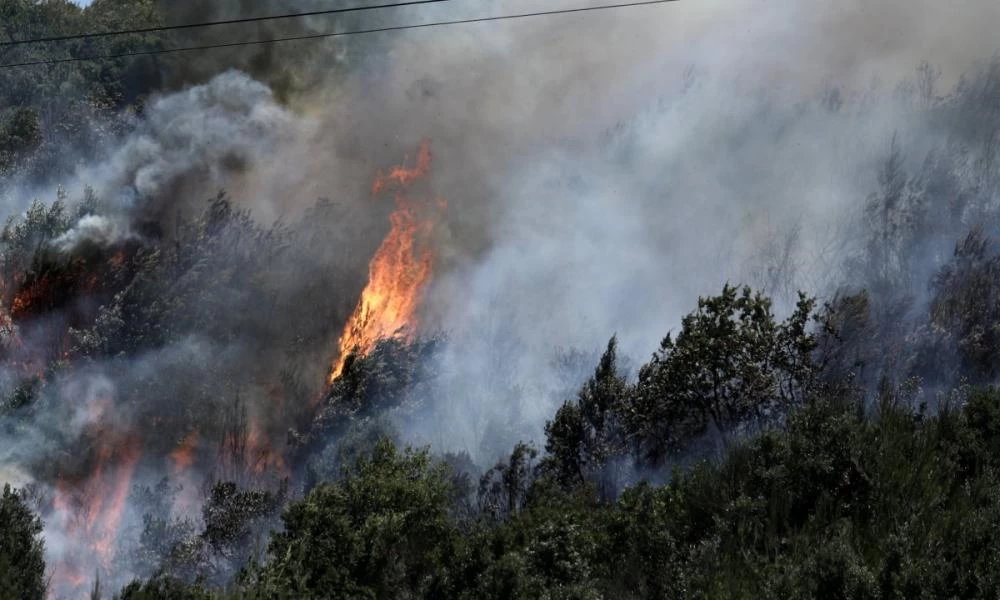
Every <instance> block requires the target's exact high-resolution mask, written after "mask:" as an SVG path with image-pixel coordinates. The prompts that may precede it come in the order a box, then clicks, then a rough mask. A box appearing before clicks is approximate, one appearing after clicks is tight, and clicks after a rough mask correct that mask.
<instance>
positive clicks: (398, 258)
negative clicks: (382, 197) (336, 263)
mask: <svg viewBox="0 0 1000 600" xmlns="http://www.w3.org/2000/svg"><path fill="white" fill-rule="evenodd" d="M404 162H405V161H404ZM431 162H432V155H431V146H430V141H429V140H423V141H422V142H421V143H420V150H419V152H418V153H417V160H416V164H415V165H414V166H413V167H409V168H408V167H406V166H405V164H404V165H401V166H397V167H393V168H392V169H391V170H390V171H389V172H388V173H382V172H379V173H378V175H377V176H376V178H375V182H374V183H373V184H372V194H373V195H378V194H381V193H383V192H385V191H387V190H388V189H390V188H395V193H394V198H395V201H396V210H395V211H393V213H392V214H391V215H390V216H389V221H390V223H391V225H392V228H391V229H390V230H389V234H388V235H386V237H385V239H384V240H383V241H382V245H381V246H379V248H378V250H377V251H376V252H375V256H374V257H372V260H371V262H370V263H369V264H368V284H367V285H366V286H365V289H364V291H363V292H361V299H360V300H359V301H358V305H357V308H355V309H354V313H353V314H352V315H351V318H350V319H348V321H347V324H346V325H345V326H344V332H343V334H342V335H341V337H340V352H339V354H338V357H337V360H336V362H334V364H333V367H332V369H331V371H330V376H329V378H328V383H330V384H332V383H333V381H334V380H335V379H336V378H337V377H339V376H340V374H341V373H342V372H343V370H344V363H345V361H346V360H347V357H348V355H350V354H351V352H355V353H357V354H358V355H362V356H363V355H365V354H368V353H369V352H371V351H372V349H373V348H374V347H375V344H376V342H378V340H379V339H381V338H386V337H393V336H401V337H404V338H409V337H411V336H412V335H413V333H414V331H415V328H416V326H417V308H418V307H419V303H420V297H421V294H422V292H423V290H424V288H425V286H426V285H427V283H428V281H430V279H431V275H432V273H433V266H434V253H433V251H432V249H431V244H430V236H431V233H432V232H433V230H434V224H435V221H436V219H435V214H434V213H433V212H432V211H429V210H428V209H431V208H436V209H437V210H442V209H443V208H445V206H446V203H445V201H444V199H441V198H436V199H434V201H433V202H427V201H426V199H424V200H420V199H416V200H415V199H413V198H410V197H409V196H408V195H407V192H408V191H409V190H410V188H411V186H412V185H413V184H414V183H416V182H417V181H420V180H422V179H424V178H425V177H426V176H427V175H428V173H430V170H431Z"/></svg>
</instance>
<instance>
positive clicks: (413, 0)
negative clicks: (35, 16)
mask: <svg viewBox="0 0 1000 600" xmlns="http://www.w3.org/2000/svg"><path fill="white" fill-rule="evenodd" d="M451 1H452V0H410V1H409V2H393V3H392V4H375V5H371V6H352V7H349V8H331V9H328V10H313V11H309V12H300V13H288V14H283V15H271V16H265V17H246V18H242V19H227V20H225V21H207V22H204V23H185V24H183V25H162V26H159V27H146V28H144V29H120V30H116V31H99V32H94V33H78V34H73V35H60V36H54V37H43V38H33V39H28V40H8V41H5V42H0V47H3V46H20V45H23V44H41V43H46V42H65V41H68V40H86V39H92V38H102V37H112V36H117V35H134V34H138V33H158V32H161V31H177V30H181V29H198V28H204V27H217V26H219V25H239V24H242V23H262V22H265V21H281V20H288V19H301V18H304V17H317V16H326V15H341V14H345V13H353V12H363V11H372V10H379V9H388V8H404V7H407V6H418V5H422V4H440V3H442V2H451Z"/></svg>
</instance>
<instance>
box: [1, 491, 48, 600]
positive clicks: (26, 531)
mask: <svg viewBox="0 0 1000 600" xmlns="http://www.w3.org/2000/svg"><path fill="white" fill-rule="evenodd" d="M45 592H46V589H45V546H44V542H43V541H42V522H41V520H39V518H38V517H37V516H36V515H35V514H34V512H32V510H31V509H30V508H28V506H27V505H26V504H25V501H24V498H22V496H21V494H19V493H18V492H17V491H15V490H13V489H11V487H10V485H9V484H4V486H3V494H2V495H0V596H2V597H4V598H11V599H14V598H18V599H24V600H41V599H42V598H45Z"/></svg>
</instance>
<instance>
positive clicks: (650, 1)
mask: <svg viewBox="0 0 1000 600" xmlns="http://www.w3.org/2000/svg"><path fill="white" fill-rule="evenodd" d="M679 1H680V0H645V1H642V2H626V3H622V4H603V5H600V6H588V7H584V8H568V9H562V10H547V11H539V12H530V13H519V14H514V15H500V16H496V17H479V18H474V19H456V20H453V21H434V22H432V23H419V24H414V25H395V26H390V27H375V28H372V29H355V30H352V31H341V32H335V33H317V34H310V35H297V36H291V37H281V38H274V39H270V40H253V41H248V42H229V43H221V44H205V45H201V46H186V47H182V48H165V49H160V50H140V51H136V52H122V53H120V54H99V55H94V56H79V57H74V58H58V59H51V60H35V61H28V62H21V63H10V64H0V69H10V68H14V67H31V66H36V65H55V64H60V63H70V62H80V61H90V60H110V59H115V58H128V57H132V56H152V55H156V54H171V53H175V52H191V51H195V50H212V49H215V48H235V47H238V46H255V45H262V44H278V43H282V42H294V41H300V40H316V39H321V38H333V37H341V36H348V35H363V34H367V33H383V32H389V31H404V30H407V29H424V28H428V27H442V26H445V25H464V24H468V23H485V22H489V21H507V20H511V19H526V18H531V17H543V16H549V15H565V14H573V13H583V12H591V11H598V10H611V9H616V8H630V7H635V6H651V5H654V4H667V3H670V2H679Z"/></svg>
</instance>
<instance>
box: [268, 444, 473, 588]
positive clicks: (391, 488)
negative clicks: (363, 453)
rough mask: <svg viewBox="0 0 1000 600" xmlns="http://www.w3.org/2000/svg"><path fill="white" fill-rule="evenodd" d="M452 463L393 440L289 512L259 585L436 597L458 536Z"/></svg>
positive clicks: (445, 584)
mask: <svg viewBox="0 0 1000 600" xmlns="http://www.w3.org/2000/svg"><path fill="white" fill-rule="evenodd" d="M449 471H450V469H449V468H448V467H447V466H446V465H444V464H442V463H438V462H435V461H433V460H432V459H431V457H430V455H429V454H428V452H427V451H426V450H420V451H414V450H411V449H407V450H405V451H404V452H400V451H398V450H397V449H396V447H395V445H393V443H392V442H391V441H389V440H383V441H382V442H381V443H379V444H378V446H377V447H376V448H375V450H374V452H373V454H372V456H371V458H362V459H360V460H359V461H358V464H357V468H356V469H355V471H354V473H353V474H352V475H350V476H348V477H347V478H345V479H343V480H340V481H337V482H333V483H324V484H321V485H319V486H318V487H316V488H315V489H313V490H312V491H311V492H310V493H309V494H308V495H306V497H305V498H303V499H302V500H301V501H299V502H296V503H294V504H292V505H291V506H290V507H289V508H288V509H287V510H286V511H285V513H284V515H283V517H282V520H283V522H284V526H285V527H284V531H282V532H280V533H278V534H276V535H275V536H274V537H273V538H272V540H271V544H270V546H269V549H268V554H269V556H270V560H269V562H268V563H267V564H266V565H265V567H264V568H263V570H262V572H261V574H260V576H259V577H258V581H257V583H256V588H257V590H259V592H260V593H261V594H262V595H263V596H265V597H274V595H273V594H277V593H279V592H282V593H285V594H291V596H292V597H296V598H414V597H420V598H425V597H440V595H441V594H442V593H443V592H444V591H445V590H447V589H448V587H449V586H450V582H449V578H448V566H449V564H450V562H451V561H452V560H454V559H455V558H456V557H457V556H458V547H459V541H460V538H459V536H458V533H457V530H456V528H455V525H454V524H453V523H452V521H451V520H450V516H449V515H450V508H451V507H450V502H451V500H452V498H453V497H454V496H453V493H452V489H451V485H452V483H451V480H452V478H451V474H450V472H449Z"/></svg>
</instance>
